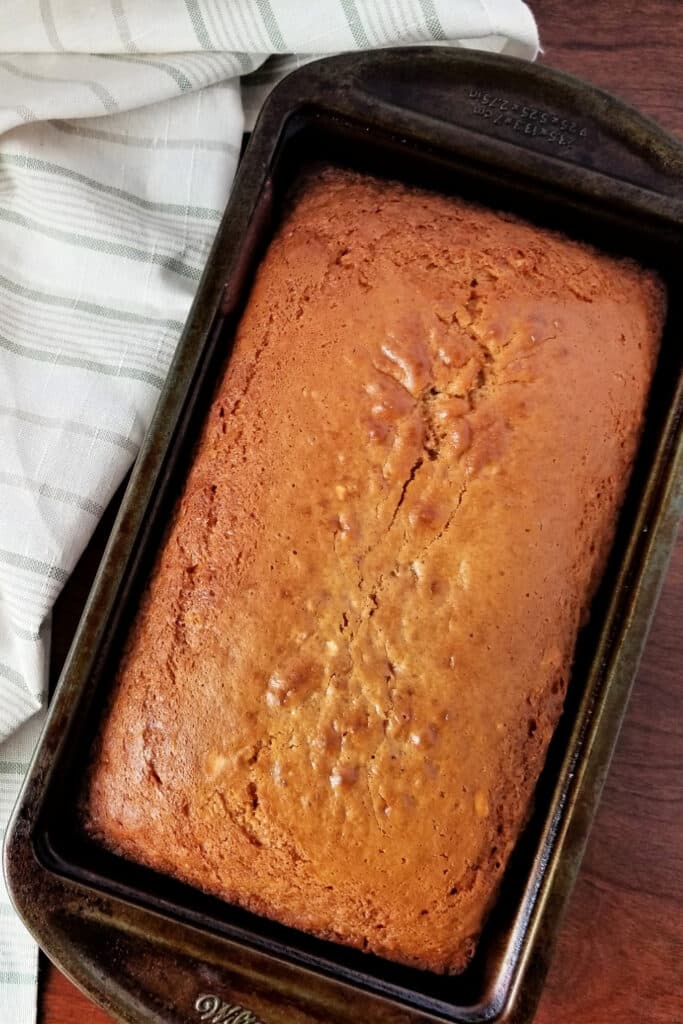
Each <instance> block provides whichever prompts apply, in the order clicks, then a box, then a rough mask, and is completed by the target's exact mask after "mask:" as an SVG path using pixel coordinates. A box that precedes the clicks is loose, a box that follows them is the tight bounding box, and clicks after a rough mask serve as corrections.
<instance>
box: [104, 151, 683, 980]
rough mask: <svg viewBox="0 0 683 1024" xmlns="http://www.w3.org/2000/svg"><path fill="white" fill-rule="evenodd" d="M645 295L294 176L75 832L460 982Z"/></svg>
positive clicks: (637, 415)
mask: <svg viewBox="0 0 683 1024" xmlns="http://www.w3.org/2000/svg"><path fill="white" fill-rule="evenodd" d="M663 306H664V300H663V294H662V290H661V288H660V285H659V284H658V282H657V280H656V279H655V277H654V276H653V275H652V274H650V273H648V272H646V271H644V270H642V269H640V268H639V267H637V266H636V265H635V264H633V263H631V262H628V261H624V260H618V259H615V258H611V257H608V256H606V255H603V254H601V253H599V252H597V251H595V250H594V249H592V248H590V247H588V246H586V245H583V244H578V243H576V242H573V241H570V240H568V239H567V238H564V237H562V236H561V235H559V234H557V233H554V232H551V231H546V230H542V229H540V228H538V227H534V226H532V225H531V224H528V223H525V222H523V221H520V220H519V219H517V218H515V217H513V216H510V215H508V214H505V213H496V212H494V211H492V210H489V209H483V208H480V207H478V206H475V205H471V204H469V203H466V202H463V201H460V200H457V199H453V198H448V197H445V196H441V195H437V194H432V193H430V192H427V191H421V190H418V189H415V188H410V187H406V186H403V185H401V184H393V183H387V182H380V181H378V180H375V179H372V178H369V177H365V176H361V175H357V174H354V173H351V172H345V171H340V170H335V169H328V170H326V171H325V172H323V173H321V174H320V175H318V176H317V177H316V178H315V180H310V181H309V182H308V183H307V185H306V187H305V188H303V189H302V190H301V192H300V194H299V196H298V198H297V199H296V201H294V202H293V203H292V205H291V207H290V210H289V212H288V213H287V215H286V216H285V218H284V221H283V223H282V224H281V226H280V228H279V230H278V232H277V234H276V236H275V238H274V240H273V241H272V243H271V245H270V247H269V249H268V251H267V253H266V255H265V257H264V259H263V261H262V264H261V266H260V268H259V270H258V273H257V275H256V280H255V283H254V285H253V289H252V292H251V296H250V298H249V302H248V305H247V308H246V311H245V313H244V315H243V318H242V321H241V324H240V327H239V329H238V332H237V339H236V344H235V348H234V353H233V355H232V358H231V359H230V361H229V365H228V366H227V368H226V370H225V373H224V376H223V379H222V380H221V381H220V383H219V385H218V388H217V391H216V396H215V400H214V401H213V404H212V406H211V408H210V411H209V413H208V416H207V419H206V423H205V425H204V427H203V431H202V434H201V438H200V440H199V443H198V446H197V449H196V455H195V457H194V459H193V464H192V467H191V469H190V472H189V475H188V478H187V481H186V484H185V487H184V491H183V493H182V496H181V498H180V500H179V502H178V504H177V507H176V509H175V512H174V515H173V519H172V522H171V524H170V527H169V529H168V532H167V536H166V539H165V541H164V543H163V546H162V550H161V552H160V554H159V556H158V560H157V564H156V567H155V569H154V572H153V574H152V577H151V579H150V582H149V586H148V588H147V591H146V594H145V595H144V598H143V600H142V603H141V607H140V610H139V613H138V615H137V618H136V621H135V624H134V626H133V629H132V632H131V634H130V636H129V639H128V642H127V646H126V650H125V655H124V657H123V661H122V665H121V668H120V671H119V674H118V681H117V683H116V688H115V692H114V696H113V701H112V704H111V707H110V709H109V711H108V713H107V715H106V719H105V722H104V725H103V728H102V732H101V736H100V738H99V741H98V744H97V748H96V751H95V755H94V761H93V766H92V773H91V776H90V779H89V782H88V792H87V798H86V819H87V828H88V829H89V831H90V832H91V833H92V834H93V835H95V836H96V837H97V838H98V839H99V840H100V841H101V842H102V843H105V844H106V845H107V846H108V847H110V848H111V849H113V850H115V851H117V852H118V853H120V854H122V855H124V856H125V857H128V858H132V859H134V860H135V861H139V862H142V863H144V864H147V865H151V866H152V867H154V868H156V869H158V870H159V871H162V872H166V873H168V874H170V875H174V876H176V877H178V878H181V879H184V880H185V881H186V882H189V883H191V884H193V885H195V886H197V887H199V888H201V889H203V890H207V891H209V892H212V893H216V894H218V895H219V896H221V897H224V898H225V899H226V900H230V901H232V902H234V903H237V904H240V905H241V906H243V907H247V908H249V909H250V910H252V911H254V912H256V913H258V914H262V915H266V916H268V917H271V918H274V919H277V920H278V921H281V922H285V923H286V924H288V925H292V926H294V927H296V928H300V929H305V930H306V931H310V932H313V933H315V934H317V935H319V936H323V937H324V938H326V939H331V940H334V941H337V942H341V943H346V944H349V945H352V946H356V947H360V948H362V949H366V950H370V951H372V952H374V953H377V954H379V955H381V956H384V957H388V958H391V959H393V960H398V961H402V962H403V963H406V964H411V965H414V966H417V967H422V968H428V969H431V970H434V971H440V972H444V971H447V972H456V971H459V970H461V969H462V968H463V967H464V966H465V965H466V963H467V961H468V959H469V957H470V955H471V953H472V950H473V947H474V943H475V941H476V937H477V936H478V934H479V932H480V930H481V928H482V923H483V921H484V918H485V915H486V913H487V911H488V909H489V907H490V905H491V903H492V900H493V898H494V896H495V892H496V889H497V886H498V883H499V880H500V878H501V874H502V872H503V869H504V867H505V864H506V861H507V859H508V856H509V854H510V852H511V850H512V847H513V845H514V843H515V840H516V839H517V836H518V834H519V832H520V829H521V828H522V827H523V824H524V822H525V818H526V816H527V813H528V809H529V805H530V800H531V798H532V794H533V790H534V786H535V784H536V780H537V778H538V775H539V772H540V770H541V767H542V765H543V760H544V757H545V753H546V748H547V746H548V742H549V740H550V737H551V735H552V732H553V729H554V727H555V724H556V722H557V719H558V716H559V714H560V711H561V708H562V703H563V697H564V694H565V690H566V686H567V681H568V677H569V672H570V666H571V663H572V657H573V651H574V646H575V641H576V636H577V631H578V629H579V626H580V624H581V623H582V621H583V620H584V619H585V618H586V615H587V612H588V609H589V603H590V600H591V596H592V594H593V592H594V590H595V587H596V584H597V582H598V581H599V578H600V575H601V573H602V571H603V567H604V564H605V559H606V556H607V554H608V551H609V548H610V544H611V542H612V537H613V533H614V527H615V521H616V518H617V514H618V510H619V506H620V503H621V501H622V498H623V495H624V490H625V487H626V484H627V481H628V477H629V471H630V468H631V464H632V462H633V458H634V454H635V451H636V446H637V443H638V438H639V433H640V429H641V424H642V420H643V413H644V409H645V404H646V399H647V394H648V387H649V383H650V378H651V375H652V372H653V367H654V364H655V359H656V353H657V347H658V339H659V335H660V329H661V323H662V315H663Z"/></svg>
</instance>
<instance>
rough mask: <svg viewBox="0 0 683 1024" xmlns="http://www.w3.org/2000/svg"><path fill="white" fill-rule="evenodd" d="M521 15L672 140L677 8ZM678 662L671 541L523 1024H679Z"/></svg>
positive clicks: (66, 609) (678, 576) (682, 888)
mask: <svg viewBox="0 0 683 1024" xmlns="http://www.w3.org/2000/svg"><path fill="white" fill-rule="evenodd" d="M531 6H532V8H533V10H534V13H535V14H536V18H537V20H538V23H539V26H540V31H541V40H542V43H543V46H544V51H545V52H544V54H543V56H542V58H541V59H542V60H543V61H544V62H545V63H548V64H551V65H553V66H554V67H558V68H561V69H563V70H565V71H569V72H572V73H574V74H576V75H580V76H581V77H583V78H585V79H587V80H588V81H590V82H593V83H595V84H596V85H599V86H601V87H602V88H605V89H608V90H610V91H611V92H613V93H616V94H617V95H619V96H621V97H622V98H623V99H625V100H627V101H628V102H629V103H631V104H633V105H634V106H635V107H638V108H639V109H640V110H642V111H643V112H645V113H647V114H649V115H650V116H652V117H654V118H656V119H657V120H658V121H660V123H661V124H662V125H664V126H665V127H666V128H667V129H669V131H672V132H674V133H676V134H677V135H678V136H680V137H683V74H682V72H683V2H682V0H640V2H636V0H591V2H589V0H573V2H570V0H536V2H535V3H534V2H533V0H532V3H531ZM110 525H111V514H109V515H108V516H107V519H106V521H105V522H104V523H103V524H102V525H101V527H100V529H99V530H98V534H97V537H96V538H95V540H94V542H93V544H92V545H91V547H90V549H89V551H88V552H87V554H86V556H84V559H83V562H82V564H81V566H80V567H79V570H78V572H77V574H76V577H75V578H74V579H73V580H72V581H71V583H70V584H69V585H68V587H67V590H66V591H65V593H64V594H63V595H62V598H61V599H60V602H59V606H58V609H57V610H56V612H55V617H54V641H53V666H54V669H55V670H56V669H57V667H58V665H59V664H60V663H61V661H62V659H63V657H64V654H65V652H66V648H67V647H68V643H69V641H70V639H71V635H72V633H73V630H74V628H75V623H76V620H77V617H78V614H79V613H80V609H81V607H82V604H83V601H84V599H85V595H86V594H87V588H88V586H89V582H90V579H91V578H92V574H93V572H94V569H95V567H96V564H97V559H98V557H99V554H100V553H101V551H102V548H103V544H104V540H105V539H106V533H107V529H108V528H109V526H110ZM682 664H683V535H682V536H681V537H679V540H678V545H677V548H676V552H675V554H674V558H673V562H672V565H671V569H670V571H669V575H668V578H667V581H666V584H665V586H664V590H663V593H662V598H661V602H660V604H659V608H658V611H657V615H656V618H655V623H654V626H653V629H652V633H651V636H650V640H649V643H648V646H647V650H646V652H645V656H644V659H643V663H642V667H641V670H640V673H639V676H638V680H637V682H636V686H635V690H634V695H633V698H632V700H631V705H630V708H629V711H628V715H627V718H626V723H625V725H624V729H623V732H622V734H621V737H620V740H619V745H618V748H617V752H616V755H615V759H614V762H613V765H612V770H611V772H610V775H609V778H608V781H607V785H606V787H605V791H604V795H603V799H602V803H601V806H600V810H599V812H598V815H597V819H596V821H595V825H594V828H593V832H592V834H591V838H590V840H589V844H588V849H587V852H586V856H585V860H584V863H583V866H582V869H581V873H580V876H579V879H578V882H577V884H576V888H575V890H574V892H573V894H572V897H571V900H570V904H569V909H568V911H567V914H566V917H565V919H564V922H563V926H562V930H561V933H560V938H559V942H558V947H557V951H556V954H555V958H554V961H553V966H552V968H551V970H550V974H549V977H548V982H547V986H546V989H545V993H544V995H543V999H542V1001H541V1005H540V1009H539V1012H538V1016H537V1024H641V1022H647V1024H680V1022H681V1021H683V872H682V871H681V865H682V862H683V670H682V668H681V666H682ZM39 1006H40V1011H39V1021H40V1024H111V1022H110V1019H109V1017H107V1016H106V1015H105V1014H104V1013H102V1012H101V1011H100V1010H98V1009H97V1008H96V1007H94V1006H93V1005H92V1004H91V1003H90V1002H89V1001H88V1000H87V999H86V998H85V997H84V996H82V995H81V994H80V993H79V992H78V991H77V990H76V989H75V988H74V987H73V986H72V985H71V984H70V983H69V982H68V981H67V980H66V979H65V978H64V977H63V976H62V975H61V974H60V973H59V972H58V971H57V970H56V969H55V968H54V967H52V966H51V965H49V964H48V963H47V962H46V961H45V960H44V959H43V960H42V962H41V981H40V996H39ZM368 1024H370V1022H368Z"/></svg>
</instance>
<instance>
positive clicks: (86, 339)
mask: <svg viewBox="0 0 683 1024" xmlns="http://www.w3.org/2000/svg"><path fill="white" fill-rule="evenodd" d="M420 42H429V43H438V44H440V45H445V46H448V45H453V46H456V45H461V46H469V47H475V48H477V47H478V48H483V49H488V50H496V51H499V52H505V53H508V54H512V55H514V56H517V57H523V58H529V59H533V58H534V57H535V56H536V53H537V50H538V38H537V32H536V26H535V22H534V19H533V16H532V14H531V13H530V11H529V9H528V7H527V6H526V4H524V3H522V2H521V0H318V2H317V3H316V4H315V5H314V6H311V4H310V3H309V2H304V0H0V836H1V835H2V834H3V833H4V830H5V829H6V826H7V821H8V816H9V813H10V810H11V806H12V803H13V801H14V799H15V797H16V794H17V792H18V790H19V786H20V784H21V779H22V777H23V774H24V773H25V771H26V768H27V767H28V762H29V759H30V756H31V751H32V749H33V746H34V744H35V741H36V739H37V736H38V734H39V731H40V726H41V723H42V719H43V717H44V705H45V697H46V693H45V687H46V677H47V668H48V655H49V641H50V615H51V609H52V606H53V604H54V602H55V599H56V598H57V595H58V594H59V592H60V590H61V588H62V586H63V584H64V583H65V581H66V580H67V579H68V577H69V574H70V573H71V571H72V570H73V568H74V566H75V564H76V562H77V560H78V557H79V555H80V554H81V552H82V551H83V548H84V547H85V545H86V543H87V541H88V539H89V538H90V536H91V534H92V531H93V529H94V527H95V525H96V523H97V520H98V518H99V516H100V515H101V514H102V512H103V510H104V508H105V507H106V505H107V503H108V502H109V501H110V499H111V497H112V495H113V494H114V492H115V490H116V488H117V486H118V485H119V484H120V482H121V480H122V479H123V477H124V475H125V473H126V472H127V470H128V469H129V467H130V465H131V463H132V461H133V459H134V458H135V455H136V453H137V450H138V448H139V445H140V442H141V441H142V438H143V435H144V432H145V429H146V427H147V425H148V423H149V421H150V418H151V415H152V412H153V410H154V407H155V404H156V401H157V398H158V396H159V392H160V389H161V387H162V385H163V382H164V377H165V375H166V372H167V370H168V367H169V364H170V361H171V358H172V356H173V351H174V348H175V346H176V342H177V341H178V338H179V336H180V333H181V330H182V326H183V321H184V320H185V317H186V315H187V312H188V309H189V306H190V303H191V301H192V297H193V295H194V292H195V290H196V287H197V283H198V281H199V278H200V276H201V273H202V267H203V264H204V262H205V259H206V257H207V254H208V251H209V248H210V246H211V242H212V240H213V237H214V235H215V232H216V228H217V226H218V223H219V221H220V218H221V215H222V211H223V209H224V207H225V203H226V200H227V197H228V194H229V191H230V186H231V183H232V179H233V176H234V173H235V167H236V164H237V160H238V155H239V149H240V143H241V139H242V133H243V130H244V127H245V123H247V124H249V123H251V121H252V119H253V117H254V116H255V114H256V112H257V111H258V107H259V105H260V103H261V101H262V99H263V97H264V95H265V94H266V92H267V91H268V89H269V88H270V87H272V85H273V83H274V82H275V81H276V80H278V79H279V78H280V77H282V76H283V75H284V74H286V73H287V72H288V71H289V70H291V69H292V68H294V67H296V66H298V65H299V64H301V63H303V62H305V61H307V60H310V59H312V58H313V57H315V56H322V55H324V54H326V53H335V52H339V51H343V50H352V49H372V48H377V47H382V46H388V45H411V44H416V43H420ZM36 973H37V952H36V949H35V946H34V945H33V943H32V942H31V941H30V939H29V938H28V936H27V935H26V933H25V931H24V930H23V929H22V927H21V925H20V924H19V922H18V921H17V919H16V918H15V917H14V915H13V912H12V909H11V907H10V904H9V900H8V897H7V893H6V891H5V889H4V883H3V882H0V1024H30V1022H33V1021H34V1020H35V1004H36Z"/></svg>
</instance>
